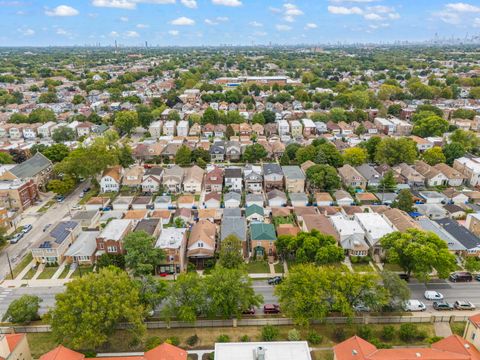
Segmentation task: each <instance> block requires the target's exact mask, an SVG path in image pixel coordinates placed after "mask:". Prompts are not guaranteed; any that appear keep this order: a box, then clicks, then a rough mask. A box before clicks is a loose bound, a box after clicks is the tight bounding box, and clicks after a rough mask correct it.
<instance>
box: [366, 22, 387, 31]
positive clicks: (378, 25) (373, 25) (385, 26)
mask: <svg viewBox="0 0 480 360" xmlns="http://www.w3.org/2000/svg"><path fill="white" fill-rule="evenodd" d="M389 26H390V24H387V23H381V24H370V25H368V27H369V28H370V29H372V30H377V29H382V28H387V27H389Z"/></svg>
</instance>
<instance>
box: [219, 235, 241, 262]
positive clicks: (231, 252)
mask: <svg viewBox="0 0 480 360" xmlns="http://www.w3.org/2000/svg"><path fill="white" fill-rule="evenodd" d="M217 264H219V265H220V266H222V267H224V268H226V269H238V268H242V267H243V266H244V264H245V261H244V260H243V246H242V241H241V240H240V239H239V238H238V237H237V236H235V235H233V234H232V235H229V236H227V237H226V238H225V239H223V240H222V243H221V244H220V255H219V258H218V263H217Z"/></svg>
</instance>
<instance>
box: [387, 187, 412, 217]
mask: <svg viewBox="0 0 480 360" xmlns="http://www.w3.org/2000/svg"><path fill="white" fill-rule="evenodd" d="M413 203H414V201H413V195H412V193H411V192H410V190H408V189H402V190H400V192H399V193H398V196H397V198H396V199H395V201H394V202H393V204H392V207H394V208H397V209H400V210H403V211H405V212H407V213H409V212H412V211H415V207H414V206H413Z"/></svg>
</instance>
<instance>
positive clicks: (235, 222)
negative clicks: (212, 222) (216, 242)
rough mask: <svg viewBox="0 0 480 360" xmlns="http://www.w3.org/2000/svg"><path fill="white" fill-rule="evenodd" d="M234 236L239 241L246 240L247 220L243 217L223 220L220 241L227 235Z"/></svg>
mask: <svg viewBox="0 0 480 360" xmlns="http://www.w3.org/2000/svg"><path fill="white" fill-rule="evenodd" d="M231 234H233V235H235V236H237V237H238V238H239V239H240V240H242V241H246V240H247V220H246V219H245V218H244V217H228V218H224V219H223V222H222V227H221V229H220V239H221V240H223V239H225V238H226V237H227V236H229V235H231Z"/></svg>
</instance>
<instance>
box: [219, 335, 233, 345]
mask: <svg viewBox="0 0 480 360" xmlns="http://www.w3.org/2000/svg"><path fill="white" fill-rule="evenodd" d="M217 342H219V343H226V342H230V336H228V335H227V334H221V335H220V336H219V337H217Z"/></svg>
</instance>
